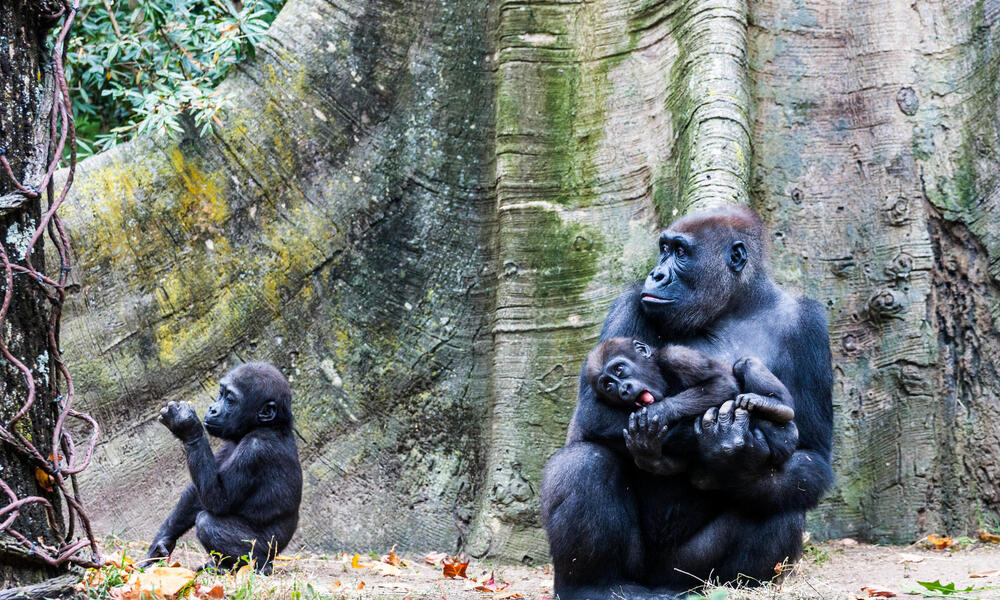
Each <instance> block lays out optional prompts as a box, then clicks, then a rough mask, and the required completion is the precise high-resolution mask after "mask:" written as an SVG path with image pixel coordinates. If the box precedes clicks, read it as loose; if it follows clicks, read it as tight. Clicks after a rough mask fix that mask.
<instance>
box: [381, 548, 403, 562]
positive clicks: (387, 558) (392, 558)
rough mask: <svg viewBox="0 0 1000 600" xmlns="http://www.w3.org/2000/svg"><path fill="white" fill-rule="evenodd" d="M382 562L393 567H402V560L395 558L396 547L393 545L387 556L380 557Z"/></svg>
mask: <svg viewBox="0 0 1000 600" xmlns="http://www.w3.org/2000/svg"><path fill="white" fill-rule="evenodd" d="M382 562H384V563H386V564H390V565H392V566H394V567H399V566H402V565H403V560H402V559H401V558H399V557H398V556H396V545H395V544H393V546H392V549H391V550H389V554H386V555H385V556H383V557H382Z"/></svg>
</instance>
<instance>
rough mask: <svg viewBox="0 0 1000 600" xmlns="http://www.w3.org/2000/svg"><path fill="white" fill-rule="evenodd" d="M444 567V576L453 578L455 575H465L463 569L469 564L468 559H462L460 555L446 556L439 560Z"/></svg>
mask: <svg viewBox="0 0 1000 600" xmlns="http://www.w3.org/2000/svg"><path fill="white" fill-rule="evenodd" d="M441 564H442V566H443V567H444V569H443V573H444V576H445V577H447V578H448V579H454V578H455V577H466V575H465V569H466V567H468V566H469V561H468V560H465V561H463V560H462V557H461V556H452V557H451V558H446V559H444V560H442V561H441Z"/></svg>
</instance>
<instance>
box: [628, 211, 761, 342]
mask: <svg viewBox="0 0 1000 600" xmlns="http://www.w3.org/2000/svg"><path fill="white" fill-rule="evenodd" d="M763 239H764V226H763V224H762V223H761V221H760V218H758V217H757V215H756V214H754V213H753V211H751V210H750V209H748V208H745V207H735V206H734V207H730V208H726V209H722V210H718V211H714V212H711V213H695V214H692V215H688V216H686V217H683V218H681V219H678V220H677V221H675V222H674V223H673V224H672V225H671V226H670V228H669V229H667V230H666V231H664V232H663V233H662V234H660V257H659V260H658V261H657V264H656V267H655V268H654V269H653V270H652V271H651V272H650V273H649V276H648V277H647V278H646V282H645V285H644V286H643V289H642V296H641V300H642V308H643V310H644V311H645V312H646V313H647V314H649V315H650V316H655V318H654V319H653V322H654V323H657V324H658V325H660V326H661V327H662V329H663V330H665V331H667V332H670V333H675V334H692V333H695V332H697V331H698V330H700V329H702V328H704V327H705V326H707V325H710V324H712V323H713V322H714V321H715V320H716V319H718V318H719V317H720V316H722V315H723V314H732V313H733V312H734V311H737V310H738V309H739V307H740V305H741V303H743V302H744V301H745V300H756V299H753V298H748V297H747V296H749V295H751V294H750V292H751V291H752V290H758V289H764V287H766V286H761V285H758V283H757V279H759V278H760V277H761V276H766V271H765V266H764V265H765V264H766V262H765V257H764V241H763Z"/></svg>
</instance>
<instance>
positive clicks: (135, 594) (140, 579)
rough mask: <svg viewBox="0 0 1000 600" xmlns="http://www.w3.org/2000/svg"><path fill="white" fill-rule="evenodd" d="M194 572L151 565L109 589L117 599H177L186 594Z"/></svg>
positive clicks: (192, 581)
mask: <svg viewBox="0 0 1000 600" xmlns="http://www.w3.org/2000/svg"><path fill="white" fill-rule="evenodd" d="M195 575H196V573H195V572H194V571H192V570H190V569H183V568H178V567H153V568H152V569H147V570H146V571H145V572H144V573H134V574H133V576H131V577H129V580H128V581H127V582H125V583H124V584H123V585H120V586H118V587H116V588H114V589H112V590H111V597H112V598H116V599H119V600H145V599H155V600H177V599H178V598H181V597H183V596H184V595H185V594H187V590H188V588H189V587H190V586H191V585H192V584H193V583H194V578H195Z"/></svg>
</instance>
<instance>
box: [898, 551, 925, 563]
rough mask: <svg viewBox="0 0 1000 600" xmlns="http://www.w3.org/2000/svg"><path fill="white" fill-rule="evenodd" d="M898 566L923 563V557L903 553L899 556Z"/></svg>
mask: <svg viewBox="0 0 1000 600" xmlns="http://www.w3.org/2000/svg"><path fill="white" fill-rule="evenodd" d="M898 556H899V564H903V563H919V562H924V559H925V558H926V557H925V556H920V555H919V554H907V553H905V552H903V553H902V554H899V555H898Z"/></svg>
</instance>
